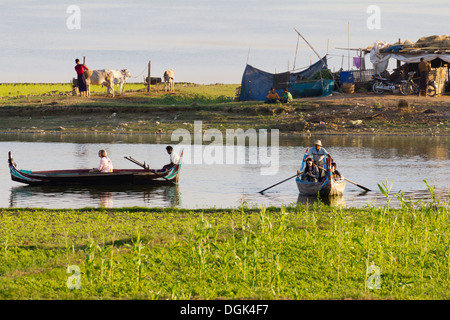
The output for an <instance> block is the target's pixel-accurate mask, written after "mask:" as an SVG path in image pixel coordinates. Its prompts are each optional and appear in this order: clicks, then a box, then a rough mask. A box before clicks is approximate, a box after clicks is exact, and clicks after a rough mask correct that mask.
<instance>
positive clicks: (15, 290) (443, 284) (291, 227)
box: [0, 182, 450, 300]
mask: <svg viewBox="0 0 450 320" xmlns="http://www.w3.org/2000/svg"><path fill="white" fill-rule="evenodd" d="M427 186H428V185H427ZM391 187H392V186H389V184H388V183H387V182H386V184H382V185H379V188H380V190H381V192H382V193H383V194H384V195H385V197H386V204H385V205H384V206H381V207H375V206H372V205H368V206H367V208H363V209H355V208H349V209H342V208H331V207H327V206H325V205H323V204H320V203H318V204H314V205H311V206H308V205H298V206H287V207H281V208H274V207H270V208H248V207H246V205H245V203H243V204H242V206H241V208H240V209H229V210H223V209H204V210H181V209H173V208H168V209H159V208H151V209H149V208H122V209H105V208H98V209H93V208H85V209H80V210H64V209H55V210H47V209H1V211H0V220H1V223H0V298H1V299H344V298H351V299H443V300H445V299H449V298H450V290H449V289H450V287H449V284H450V245H449V237H450V233H449V227H448V226H449V222H450V215H449V207H448V203H440V202H439V200H437V199H436V198H435V197H433V190H434V189H433V187H432V186H428V188H429V190H430V193H431V198H432V201H431V202H428V203H423V202H421V201H420V200H415V201H412V200H410V199H405V197H404V196H403V193H402V192H401V191H400V192H399V193H397V194H395V195H392V194H390V188H391ZM393 197H396V198H397V199H398V200H399V201H400V204H401V207H399V208H396V209H394V208H392V207H390V206H389V203H390V201H391V200H392V199H393ZM69 266H76V267H77V268H79V270H80V274H78V275H76V274H74V273H73V267H71V269H70V270H72V271H71V272H70V273H68V272H67V270H68V267H69ZM377 268H378V269H377ZM373 269H374V270H379V272H378V274H372V272H373V271H372V270H373ZM75 276H78V279H79V280H80V282H79V289H77V288H76V287H75V288H74V287H73V285H74V284H76V282H73V279H74V277H75ZM376 277H378V283H377V281H376ZM374 279H375V280H374ZM376 285H378V286H376ZM70 288H72V289H70Z"/></svg>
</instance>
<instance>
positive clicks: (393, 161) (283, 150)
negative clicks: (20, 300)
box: [0, 134, 450, 209]
mask: <svg viewBox="0 0 450 320" xmlns="http://www.w3.org/2000/svg"><path fill="white" fill-rule="evenodd" d="M316 139H321V140H322V143H323V144H324V146H325V148H326V149H327V150H328V152H330V154H331V155H332V156H333V158H334V159H335V160H336V162H337V163H338V168H339V171H340V172H341V173H342V174H343V175H344V176H345V177H346V178H347V179H349V180H351V181H354V182H355V183H357V184H360V185H362V186H365V187H367V188H369V189H371V190H372V191H370V192H368V193H361V191H362V190H361V188H358V187H357V186H355V185H353V184H350V183H348V184H347V186H346V189H345V192H344V195H343V197H341V198H334V199H321V200H320V201H321V202H324V203H327V204H329V205H330V206H338V207H339V206H345V207H365V206H366V205H368V204H369V205H370V204H374V205H376V206H379V205H381V206H382V205H385V204H386V198H385V197H384V196H383V195H382V193H381V192H380V190H379V189H378V184H382V183H384V182H386V180H387V181H389V182H392V183H393V188H392V191H391V195H392V196H393V195H394V194H395V193H397V192H399V191H400V190H402V191H403V192H404V195H405V197H406V198H407V199H411V201H417V199H421V198H423V199H425V200H426V201H430V200H431V195H430V191H429V190H428V189H427V187H426V185H425V183H424V182H423V180H424V179H425V180H426V181H427V182H428V184H430V185H434V186H436V188H435V190H434V193H435V196H436V198H437V199H439V200H440V201H446V202H448V200H449V199H448V195H449V188H450V184H449V181H450V179H449V178H450V176H449V170H448V169H449V167H450V160H449V153H448V150H449V146H450V137H431V136H429V137H407V136H401V137H396V136H382V137H380V136H370V137H369V136H320V135H318V136H314V135H312V136H310V137H306V136H305V137H303V136H302V137H295V138H283V137H280V142H279V146H280V148H279V167H278V172H277V173H276V174H275V175H262V174H261V168H262V167H263V165H262V164H261V163H257V164H249V163H248V161H246V164H239V165H238V164H223V165H219V164H213V165H205V164H194V163H191V164H189V163H186V162H184V164H183V168H182V171H181V176H180V182H179V186H173V185H172V186H159V187H126V188H124V187H120V188H117V187H110V186H108V187H102V188H98V187H97V188H89V187H78V188H74V187H67V188H61V187H27V186H24V185H21V184H19V183H17V182H14V181H11V177H10V174H9V170H8V167H7V162H6V159H7V153H8V151H10V150H11V151H12V155H13V157H14V160H15V162H16V163H17V164H18V167H19V168H20V169H28V170H57V169H83V168H93V167H96V166H98V156H97V153H98V150H99V149H106V150H107V151H108V155H109V156H110V158H111V160H112V161H113V163H114V167H115V168H117V169H118V168H136V166H135V165H134V164H132V163H130V162H129V161H127V160H126V159H124V158H123V157H124V156H129V155H132V156H133V158H135V159H139V160H140V161H141V162H143V161H146V163H148V164H150V166H152V167H155V168H156V167H162V166H163V165H164V164H167V161H168V155H167V152H166V150H165V147H166V145H167V144H172V145H174V147H175V149H176V148H177V145H176V143H171V141H170V135H160V136H156V135H150V134H149V135H145V134H136V135H134V134H133V135H107V134H106V135H105V134H98V135H85V134H0V158H1V156H2V155H3V157H4V165H3V166H0V190H1V192H0V207H8V206H11V207H44V208H83V207H100V206H103V207H130V206H147V207H170V206H176V207H180V208H188V209H197V208H212V207H216V208H230V207H234V208H236V207H239V206H240V205H241V203H242V201H245V202H246V203H247V204H248V205H249V206H256V207H262V206H281V205H291V204H295V203H314V202H315V201H317V199H315V198H314V197H312V198H303V197H302V196H299V194H298V189H297V186H296V183H295V181H294V180H289V181H286V182H284V183H282V184H279V185H277V186H276V187H273V188H271V189H270V190H268V191H266V192H264V194H260V193H259V191H260V190H263V189H264V188H267V187H269V186H271V185H274V184H276V183H277V182H280V181H282V180H284V179H286V178H288V177H290V176H292V175H293V174H295V172H296V171H297V169H299V167H300V159H301V157H302V156H303V154H304V152H305V149H306V147H311V146H312V145H313V143H314V141H315V140H316ZM203 147H205V145H204V146H203ZM248 149H249V148H247V152H246V156H247V157H248V156H249V154H250V152H249V150H248ZM259 152H260V151H259V150H258V154H259ZM247 160H248V159H247ZM242 199H244V200H242ZM391 204H392V205H393V206H396V205H397V206H398V204H399V202H398V201H397V200H396V198H395V197H394V199H393V200H392V201H391Z"/></svg>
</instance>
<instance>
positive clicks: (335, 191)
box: [295, 176, 346, 197]
mask: <svg viewBox="0 0 450 320" xmlns="http://www.w3.org/2000/svg"><path fill="white" fill-rule="evenodd" d="M295 181H296V182H297V187H298V191H299V192H300V193H301V194H304V195H306V196H317V195H320V196H322V197H324V196H340V195H342V194H343V193H344V189H345V185H346V182H345V180H344V179H341V180H334V179H333V178H330V177H328V176H325V179H323V181H321V182H310V181H305V180H301V179H300V178H299V177H297V178H296V180H295Z"/></svg>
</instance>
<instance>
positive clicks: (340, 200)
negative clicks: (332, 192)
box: [297, 194, 345, 208]
mask: <svg viewBox="0 0 450 320" xmlns="http://www.w3.org/2000/svg"><path fill="white" fill-rule="evenodd" d="M319 202H320V203H323V204H326V205H328V206H330V207H335V208H338V207H342V208H345V198H344V196H343V195H341V196H319V197H317V196H305V195H302V194H299V195H298V198H297V203H299V204H304V205H312V204H314V203H319Z"/></svg>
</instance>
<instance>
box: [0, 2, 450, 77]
mask: <svg viewBox="0 0 450 320" xmlns="http://www.w3.org/2000/svg"><path fill="white" fill-rule="evenodd" d="M71 5H75V6H77V7H78V8H79V9H80V12H79V22H80V23H79V29H78V28H75V29H69V28H68V25H67V22H68V20H70V21H72V22H73V21H74V20H73V19H71V17H72V16H71V13H72V12H70V13H67V9H68V7H69V6H71ZM370 5H375V6H378V8H379V10H380V15H379V22H380V24H379V28H375V29H369V27H368V25H367V22H368V19H369V20H370V17H371V14H372V12H371V13H368V12H367V9H368V7H369V6H370ZM371 21H373V20H371ZM449 21H450V1H449V0H432V1H406V0H397V1H392V0H391V1H388V0H380V1H351V0H347V1H333V0H285V1H267V0H258V1H257V0H220V1H218V0H165V1H161V0H158V1H155V0H132V1H126V2H125V1H115V0H108V1H106V0H97V1H92V0H89V1H86V0H70V1H66V0H40V1H31V0H28V1H27V0H0V39H1V51H0V59H1V61H2V64H1V66H0V82H2V83H4V82H68V81H70V79H71V78H72V77H75V71H74V69H73V67H74V65H75V63H74V60H75V58H79V59H80V60H81V59H82V57H83V56H86V57H87V65H88V67H90V68H91V69H104V68H111V69H123V68H127V69H129V70H130V71H131V73H132V75H133V77H135V78H133V79H132V81H142V77H143V76H144V74H146V67H147V64H148V61H149V60H151V62H152V76H155V77H162V74H163V72H164V70H166V69H169V68H173V69H174V70H175V81H176V82H181V81H183V82H195V83H240V82H241V78H242V73H243V71H244V68H245V65H246V62H247V59H248V63H249V64H251V65H253V66H254V67H256V68H259V69H262V70H264V71H267V72H272V73H273V72H284V71H286V70H287V68H288V66H289V69H292V67H293V65H294V60H295V59H296V61H295V66H296V68H298V67H306V66H308V65H309V63H310V61H312V62H313V63H314V62H315V61H317V57H316V55H315V53H314V52H313V51H312V50H311V49H310V48H309V47H308V45H307V44H306V43H305V42H304V41H303V40H302V39H300V41H299V48H298V53H297V57H295V51H296V44H297V38H298V36H297V33H296V32H295V31H294V28H296V29H297V30H299V31H300V32H301V33H302V35H303V36H304V37H305V38H306V39H307V40H308V42H309V43H310V44H311V45H312V46H313V47H314V49H315V50H316V51H317V52H318V53H319V55H321V56H324V55H325V54H326V53H327V47H328V53H329V57H330V60H329V67H330V68H331V69H335V70H338V69H339V68H340V67H341V65H342V61H344V64H343V67H344V69H347V65H348V56H347V51H345V50H339V49H336V48H337V47H345V48H346V47H347V46H348V45H350V47H351V48H364V47H367V46H370V45H372V44H373V43H374V42H375V41H377V40H383V41H387V42H390V43H394V42H395V41H397V40H398V38H401V39H402V40H405V39H410V40H412V41H417V40H418V39H419V38H420V37H422V36H430V35H444V34H450V22H449ZM348 26H349V32H350V43H349V44H348ZM327 44H328V45H327ZM342 55H344V60H342ZM354 55H355V54H354V52H351V55H350V57H353V56H354ZM366 63H367V67H372V66H371V64H370V61H369V58H368V57H367V58H366ZM350 66H351V65H350Z"/></svg>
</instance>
